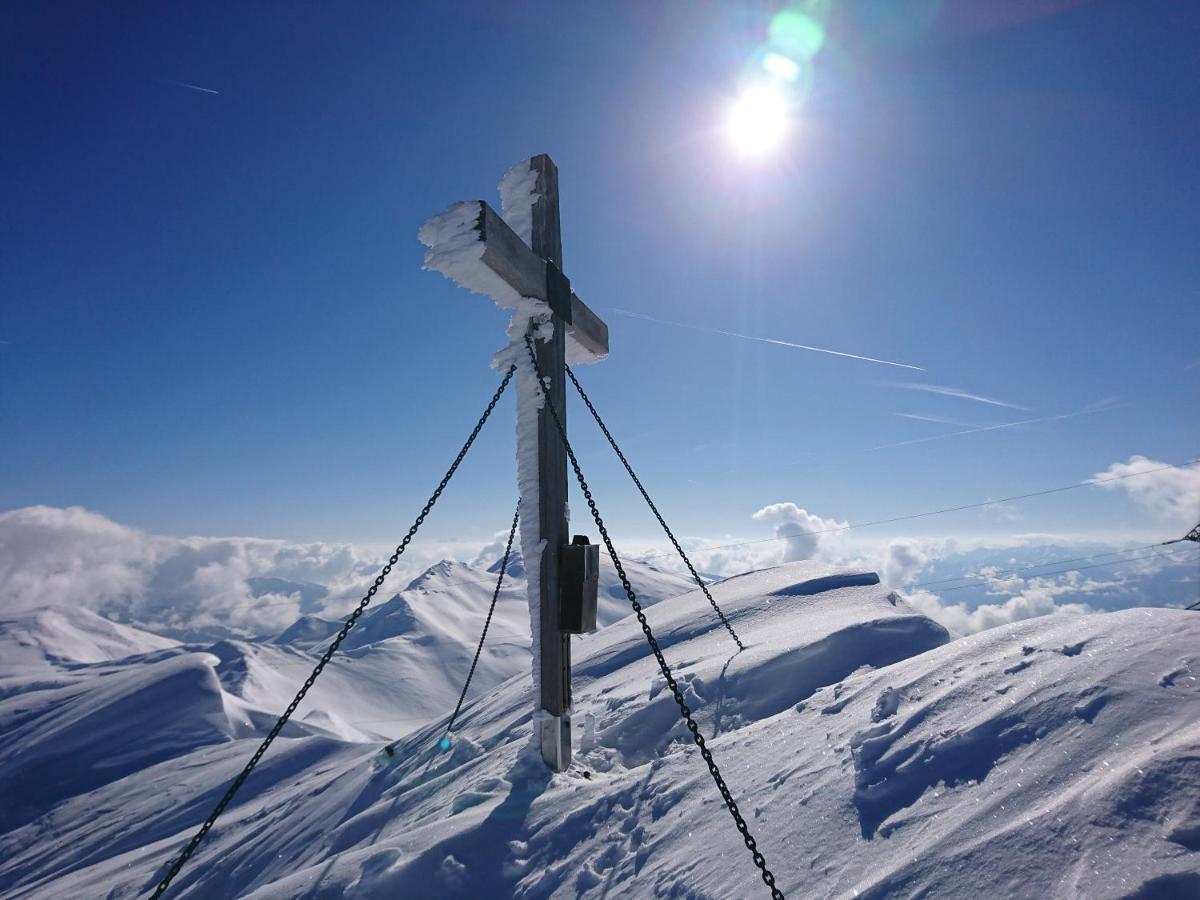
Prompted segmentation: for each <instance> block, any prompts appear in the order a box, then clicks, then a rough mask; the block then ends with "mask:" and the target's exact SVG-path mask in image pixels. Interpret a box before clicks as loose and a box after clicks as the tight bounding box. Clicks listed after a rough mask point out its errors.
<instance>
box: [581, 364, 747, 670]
mask: <svg viewBox="0 0 1200 900" xmlns="http://www.w3.org/2000/svg"><path fill="white" fill-rule="evenodd" d="M567 375H568V377H569V378H570V379H571V383H572V384H573V385H575V390H576V391H578V392H579V396H580V397H581V398H582V399H583V402H584V403H585V404H586V405H587V408H588V412H590V413H591V414H592V418H593V419H595V420H596V424H597V425H599V426H600V430H601V431H603V432H604V436H605V437H606V438H608V443H609V446H611V447H612V448H613V451H614V452H615V453H616V454H617V458H618V459H620V460H621V465H623V466H624V467H625V471H626V472H628V473H629V477H630V478H632V479H633V483H634V484H635V485H637V489H638V490H639V491H641V493H642V499H643V500H645V501H646V505H647V506H649V507H650V511H651V512H652V513H654V518H656V519H658V524H659V525H661V526H662V530H663V531H665V532H666V534H667V537H668V538H670V539H671V543H672V544H674V545H675V550H676V552H678V553H679V558H680V559H682V560H683V563H684V565H686V566H687V567H688V571H689V572H691V573H692V579H693V580H694V581H695V582H696V586H697V587H699V588H700V590H702V591H704V596H705V597H707V598H708V602H709V604H710V605H711V606H712V608H713V611H714V612H715V613H716V614H717V617H718V618H719V619H720V620H721V624H722V625H724V626H725V630H726V631H728V632H729V636H730V637H731V638H733V642H734V643H735V644H737V646H738V652H739V653H740V652H741V651H743V650H745V649H746V648H745V646H744V645H743V644H742V639H741V638H739V637H738V635H737V632H736V631H734V630H733V626H732V625H730V624H729V620H728V619H727V618H725V613H723V612H721V607H719V606H717V601H716V600H714V599H713V595H712V594H710V593H709V591H708V585H706V584H705V583H704V579H703V578H701V577H700V573H699V572H697V571H696V567H695V566H693V565H692V561H691V560H690V559H688V555H687V554H686V553H684V552H683V547H682V546H680V544H679V541H678V540H676V539H675V534H674V533H673V532H672V531H671V529H670V527H669V526H668V525H667V522H666V520H665V519H664V518H663V517H662V513H660V512H659V511H658V507H657V506H655V505H654V501H653V500H651V499H650V495H649V494H648V493H646V488H645V487H643V486H642V481H641V479H640V478H638V477H637V474H636V473H635V472H634V471H633V466H631V465H630V464H629V460H627V459H626V458H625V454H624V453H622V452H621V448H620V447H618V446H617V441H616V438H614V437H613V436H612V433H611V432H610V431H609V430H608V426H607V425H605V424H604V420H603V419H601V418H600V413H598V412H596V407H594V406H593V405H592V400H591V398H590V397H588V395H587V393H586V392H585V391H584V389H583V385H581V384H580V383H579V379H578V378H576V377H575V373H574V372H572V371H571V367H570V366H567Z"/></svg>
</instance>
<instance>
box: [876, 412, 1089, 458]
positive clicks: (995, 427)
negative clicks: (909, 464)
mask: <svg viewBox="0 0 1200 900" xmlns="http://www.w3.org/2000/svg"><path fill="white" fill-rule="evenodd" d="M1110 409H1113V407H1112V406H1101V407H1096V406H1090V407H1087V408H1085V409H1081V410H1079V411H1078V412H1071V413H1062V414H1060V415H1057V416H1038V417H1037V418H1036V419H1022V420H1021V421H1020V422H1002V423H1001V424H999V425H983V426H981V427H979V428H968V429H966V430H965V431H951V432H950V433H949V434H935V435H932V436H931V437H923V438H913V439H912V440H910V441H897V442H896V443H894V444H880V445H879V446H878V447H867V448H866V450H867V452H870V451H872V450H888V449H890V448H892V447H907V446H908V445H909V444H924V443H927V442H928V441H940V440H941V439H942V438H951V437H958V436H960V435H964V434H978V433H979V432H981V431H1000V430H1001V429H1004V428H1016V427H1017V426H1018V425H1035V424H1037V423H1038V422H1058V421H1061V420H1062V419H1074V418H1075V417H1076V416H1090V415H1091V414H1092V413H1098V412H1106V411H1108V410H1110Z"/></svg>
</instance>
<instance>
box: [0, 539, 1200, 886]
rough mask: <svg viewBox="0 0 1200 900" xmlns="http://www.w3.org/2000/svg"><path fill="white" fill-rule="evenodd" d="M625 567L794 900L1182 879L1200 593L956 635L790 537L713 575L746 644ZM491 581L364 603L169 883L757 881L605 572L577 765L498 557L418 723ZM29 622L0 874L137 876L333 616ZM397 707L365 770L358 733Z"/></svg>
mask: <svg viewBox="0 0 1200 900" xmlns="http://www.w3.org/2000/svg"><path fill="white" fill-rule="evenodd" d="M518 571H519V569H518ZM633 574H634V575H635V577H634V586H635V589H638V588H640V587H642V586H645V587H646V588H647V599H648V600H660V602H658V603H656V604H655V605H652V606H649V607H648V613H647V614H648V617H649V619H650V621H651V624H652V626H653V628H654V629H655V633H656V635H657V636H658V638H659V640H660V643H661V644H662V647H663V650H664V653H665V654H666V656H667V659H668V660H669V662H670V663H671V664H672V666H673V668H674V672H675V675H676V678H677V679H678V681H679V684H680V688H681V690H682V691H683V692H684V695H685V697H686V699H687V702H688V704H689V705H690V706H691V707H692V709H693V710H694V711H695V714H696V717H697V719H698V721H699V723H700V726H701V729H702V730H703V732H704V733H705V735H706V736H707V735H712V737H711V738H710V741H709V744H710V747H711V748H712V750H713V753H714V755H715V757H716V759H717V762H718V764H719V765H720V766H721V769H722V772H723V773H724V774H725V777H726V779H727V781H728V782H729V785H730V788H731V789H732V791H733V793H734V796H735V798H736V799H737V801H738V803H739V806H740V808H741V810H742V813H743V815H744V816H745V817H746V819H747V822H748V824H749V826H750V829H751V831H752V833H753V834H754V836H755V838H756V839H757V841H758V844H759V846H760V848H761V849H762V850H763V852H764V854H765V855H766V858H767V861H768V864H769V865H770V866H771V868H772V870H773V871H774V872H775V875H776V877H777V878H778V880H779V884H780V886H781V887H782V889H783V890H784V892H785V893H786V894H787V895H788V896H790V897H809V896H812V897H853V896H858V897H873V898H878V897H892V896H900V897H909V896H922V897H961V896H968V895H970V896H985V897H997V896H1014V897H1088V898H1131V900H1132V898H1136V900H1159V898H1175V897H1193V896H1200V875H1198V874H1197V872H1198V870H1200V682H1198V681H1197V678H1196V674H1195V673H1196V671H1197V665H1196V662H1197V658H1198V657H1200V651H1197V649H1196V648H1197V647H1198V646H1200V616H1197V615H1196V614H1195V613H1190V612H1185V611H1181V610H1172V609H1147V608H1139V609H1131V610H1125V611H1122V612H1116V613H1106V614H1098V615H1092V616H1084V617H1070V616H1053V617H1045V618H1040V619H1031V620H1027V621H1025V622H1021V623H1019V624H1015V625H1009V626H1005V627H1002V628H996V629H992V630H990V631H985V632H982V633H979V634H976V635H973V636H971V637H968V638H962V639H958V640H953V641H952V640H950V636H949V635H948V633H947V632H946V631H945V629H943V628H942V627H941V626H940V625H937V624H936V623H934V622H932V621H931V620H929V619H927V618H925V617H924V616H922V615H920V614H919V613H917V612H916V611H915V610H913V609H912V608H910V607H909V606H908V605H907V604H906V603H904V601H903V600H901V599H900V598H899V597H897V595H895V594H890V593H888V591H887V590H886V588H883V587H881V586H880V585H878V584H877V583H875V582H877V579H872V578H870V577H869V573H863V572H860V571H855V570H849V569H845V570H833V571H830V570H829V569H828V568H827V567H824V568H823V567H818V566H816V565H814V564H812V563H793V564H789V565H785V566H780V567H778V568H775V569H769V570H765V571H762V572H755V573H750V574H747V575H742V576H738V577H736V578H731V579H728V580H726V581H724V582H720V583H718V584H716V585H714V586H713V588H712V592H713V595H714V597H715V598H716V600H717V601H718V603H720V604H721V606H722V608H723V609H725V610H726V612H727V614H728V615H729V616H730V617H731V620H732V622H733V624H734V627H735V628H737V630H738V632H739V634H740V635H741V636H742V638H743V640H744V641H745V642H746V643H747V650H746V651H745V652H744V653H740V654H735V653H734V651H735V649H736V648H735V647H734V646H733V645H732V642H731V641H730V640H729V638H728V635H727V634H726V633H725V631H724V630H723V629H722V628H721V626H720V623H719V622H717V621H716V620H715V617H713V616H712V615H711V610H710V609H709V607H708V604H707V601H706V600H705V599H704V597H703V595H702V594H701V593H700V592H699V591H695V590H692V591H690V592H687V593H679V595H678V596H673V597H671V599H666V600H661V598H662V597H666V596H671V595H672V594H676V593H678V592H680V591H684V590H686V584H685V583H684V582H683V581H682V579H679V578H678V577H677V576H674V575H669V574H667V573H662V572H658V571H657V570H653V569H650V568H649V567H645V566H642V567H638V570H637V571H636V573H633ZM491 577H492V576H490V575H488V574H487V573H484V572H482V571H481V570H478V569H474V568H472V567H470V566H466V565H463V564H460V563H441V564H439V565H438V566H435V567H434V568H433V569H431V570H430V571H429V572H427V573H426V574H425V575H423V576H421V577H420V578H418V579H416V580H415V581H414V582H413V583H412V585H410V587H409V588H408V589H406V590H405V591H403V592H401V594H400V595H398V596H397V597H396V598H393V600H391V601H389V602H388V603H384V604H382V605H381V606H380V607H378V608H377V609H374V610H372V611H371V612H370V613H369V614H368V615H367V616H364V619H363V621H362V622H361V623H360V625H359V626H358V628H356V629H355V631H352V632H351V638H352V639H351V640H348V641H347V648H348V651H347V652H346V653H345V654H344V655H339V656H338V657H335V659H334V662H333V663H331V664H330V666H329V668H328V669H327V670H326V672H325V674H324V675H323V676H322V679H321V680H320V681H318V682H317V686H316V687H315V688H314V690H313V692H312V694H311V695H310V697H309V699H308V700H306V701H305V704H304V705H303V706H301V708H300V710H299V712H298V713H297V717H296V718H295V719H294V720H293V721H292V723H290V724H289V726H288V728H286V729H285V730H284V732H283V734H282V735H281V737H280V738H279V740H277V741H276V742H275V744H274V745H273V746H272V747H271V749H270V751H268V753H267V754H266V756H265V757H264V758H263V760H262V762H261V763H260V764H259V766H258V768H257V769H256V770H255V772H254V774H253V775H252V776H251V777H250V779H249V780H248V781H247V783H246V785H245V786H244V787H243V789H242V791H241V793H240V794H239V795H238V797H237V799H236V800H235V801H234V802H233V804H232V805H231V806H230V808H229V809H228V810H227V811H226V812H225V814H224V815H223V816H222V818H221V819H220V820H218V823H217V825H216V826H215V827H214V829H213V830H212V832H210V834H209V835H208V837H207V839H206V841H205V843H204V844H203V845H201V848H200V849H199V851H198V852H197V854H196V856H195V857H194V858H193V859H192V861H191V862H190V863H189V864H188V866H187V867H185V868H184V870H183V872H182V874H181V875H180V877H179V878H178V879H177V880H176V882H175V887H173V893H172V896H179V897H228V896H247V897H255V898H277V897H306V898H326V897H328V898H333V897H342V896H352V897H353V896H358V897H409V896H437V897H509V896H513V897H522V898H548V897H574V896H583V897H651V896H653V897H696V898H699V897H712V898H725V897H754V896H765V894H766V891H765V888H764V886H763V884H762V882H761V880H760V879H759V876H758V872H757V870H756V869H755V868H754V866H753V864H752V862H751V860H750V858H749V853H748V852H747V851H746V849H745V847H744V846H743V845H742V842H741V838H740V836H739V835H738V833H737V831H736V829H735V828H734V826H733V822H732V820H731V818H730V817H729V815H728V812H727V811H726V810H725V809H724V807H723V805H722V803H721V801H720V798H719V795H718V794H717V792H716V789H715V788H714V786H713V785H712V783H711V780H710V778H709V776H708V773H707V771H706V770H705V767H704V765H703V762H702V760H701V759H700V757H699V755H698V753H697V752H696V750H695V747H694V746H693V745H692V743H691V741H690V738H689V736H688V734H687V731H686V729H685V728H684V727H683V725H682V723H681V722H680V720H679V716H678V709H677V707H676V706H675V703H674V700H673V699H672V697H671V693H670V691H669V690H667V688H666V684H665V683H664V680H663V678H662V675H661V673H660V672H659V671H658V667H657V664H656V663H655V662H654V660H653V657H652V656H650V654H649V651H648V648H647V647H646V645H645V641H644V638H643V636H642V634H641V631H640V628H639V626H638V624H637V622H636V620H635V619H633V618H631V617H624V618H620V616H621V613H622V612H623V609H622V606H621V605H620V603H618V601H617V598H615V597H612V596H608V597H606V586H611V584H607V583H602V585H601V618H602V621H603V622H604V623H605V627H602V628H601V629H600V630H599V631H597V632H595V633H593V634H591V635H588V636H586V637H584V638H582V639H580V640H578V641H576V642H575V652H574V656H575V660H574V673H575V706H574V709H575V721H576V723H577V726H578V728H577V736H576V761H575V764H574V765H573V766H572V767H571V769H570V770H568V771H567V772H565V773H561V774H551V773H549V772H547V771H546V770H545V768H544V767H543V766H542V765H541V763H540V760H538V759H537V758H536V754H535V753H534V752H533V751H532V750H531V748H530V742H529V735H530V731H531V723H530V717H529V709H530V707H531V705H532V698H531V691H530V685H529V676H528V672H529V655H528V652H529V651H528V641H529V620H528V613H527V609H526V607H525V598H524V585H523V584H522V583H521V582H520V579H519V577H518V578H517V579H515V580H514V582H513V584H512V585H511V586H510V587H508V588H506V591H505V593H504V594H502V598H501V602H500V605H499V607H498V609H497V615H496V618H495V619H494V620H493V633H492V636H493V637H494V641H493V640H491V639H489V643H488V647H487V648H486V649H485V651H484V654H483V657H482V658H481V660H480V669H479V671H478V672H477V675H476V679H477V681H478V685H479V686H478V689H477V690H473V691H472V694H471V697H470V698H469V699H468V702H467V703H466V704H465V705H464V707H463V711H462V713H461V716H460V720H459V729H458V731H457V732H456V735H455V740H454V743H453V746H452V747H451V749H450V750H449V751H448V752H441V751H439V750H438V749H437V747H436V743H437V740H438V738H439V737H440V736H441V732H442V730H443V729H444V725H445V717H446V716H447V715H448V714H449V712H450V710H451V709H452V708H453V702H454V699H456V697H457V690H458V688H459V686H460V685H461V678H462V677H465V672H466V668H467V666H468V665H469V662H470V655H471V653H472V652H473V649H474V648H473V640H474V638H473V637H472V636H473V635H477V629H478V627H479V625H480V624H481V623H482V618H483V615H484V614H485V612H486V605H487V603H488V602H490V599H491V588H490V584H491V583H492V582H491ZM606 578H608V579H609V580H610V581H611V572H610V573H609V574H608V575H607V576H606ZM37 616H40V617H41V618H37V617H35V616H33V615H31V614H26V615H25V616H23V617H22V616H18V617H10V618H9V619H7V620H4V621H3V622H2V623H0V650H3V651H5V652H4V653H3V655H2V656H0V728H2V729H3V732H4V734H5V736H6V740H5V741H4V742H3V745H2V746H0V792H2V794H3V796H4V797H5V801H6V802H5V805H4V808H3V811H2V812H0V895H2V896H4V897H13V898H17V897H20V898H43V897H46V898H48V897H80V896H98V895H101V894H103V895H104V896H108V897H112V898H121V897H134V896H143V895H145V894H146V893H147V892H149V891H150V890H152V889H153V886H154V884H155V883H156V882H157V880H158V878H160V877H161V874H162V872H163V870H164V866H165V865H166V864H167V863H168V862H169V860H170V859H172V858H173V857H174V856H175V855H176V854H177V853H178V852H179V850H180V849H181V848H182V846H183V844H184V843H185V841H186V840H187V839H188V837H190V835H191V834H192V833H193V832H194V830H195V828H196V827H197V826H198V824H199V822H200V821H201V820H202V819H203V818H204V816H205V815H206V814H207V812H208V811H209V809H211V807H212V805H213V804H214V803H215V802H216V799H217V798H218V797H219V796H220V795H221V793H223V791H224V790H225V787H226V786H227V784H228V783H229V782H230V781H231V780H232V778H233V777H234V776H235V775H236V774H237V772H238V771H239V770H240V769H241V767H242V766H243V765H244V764H245V761H246V759H247V758H248V757H249V755H250V754H251V752H252V751H253V749H254V747H255V746H256V745H257V743H258V741H259V740H261V736H262V735H263V734H264V733H265V732H266V730H267V729H268V728H269V727H270V726H271V724H272V723H273V721H274V718H275V715H276V714H277V713H278V711H279V710H280V709H282V707H283V706H284V705H286V703H287V701H288V700H289V699H290V697H291V695H292V693H294V691H295V689H296V687H297V686H298V684H299V682H300V681H301V680H302V679H303V678H304V676H305V675H306V674H307V672H308V670H309V669H310V668H311V665H312V663H313V661H314V660H315V654H317V653H319V652H320V650H321V649H322V648H323V646H324V642H325V641H326V640H327V639H328V629H329V627H330V623H324V622H322V621H321V620H314V619H313V618H312V617H308V618H307V619H305V620H301V622H300V623H298V624H297V625H296V626H293V627H292V628H290V629H288V631H287V632H284V633H283V634H282V635H280V636H279V637H277V638H275V639H274V640H273V641H222V642H219V643H217V644H213V645H207V646H204V647H200V646H183V645H179V644H177V643H176V642H174V641H169V640H166V639H163V638H158V637H156V636H154V635H149V634H146V633H144V632H138V631H136V630H134V629H128V628H124V627H123V626H115V625H113V624H112V623H109V622H107V621H105V620H103V619H100V618H99V617H98V616H94V615H93V614H90V613H86V612H83V611H80V610H75V609H71V610H51V611H47V612H45V613H39V614H37ZM389 717H390V719H389V723H388V724H378V725H377V726H375V728H374V729H373V728H372V726H371V725H370V724H368V722H367V720H368V719H371V718H376V719H384V718H389ZM400 720H403V721H400ZM398 723H399V724H398ZM405 731H407V732H408V734H407V736H406V737H404V738H403V739H402V740H401V741H400V742H399V744H398V748H397V749H398V753H397V756H396V758H395V760H394V761H390V762H386V763H385V761H384V760H383V759H382V758H381V757H380V755H379V753H378V751H379V747H380V742H381V739H382V738H383V737H384V736H385V735H392V736H394V735H395V734H398V733H403V732H405Z"/></svg>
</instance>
